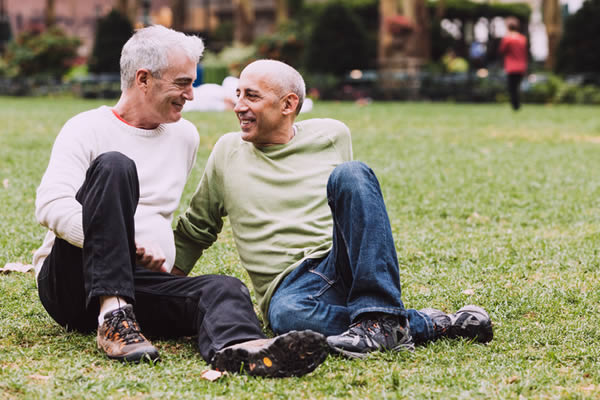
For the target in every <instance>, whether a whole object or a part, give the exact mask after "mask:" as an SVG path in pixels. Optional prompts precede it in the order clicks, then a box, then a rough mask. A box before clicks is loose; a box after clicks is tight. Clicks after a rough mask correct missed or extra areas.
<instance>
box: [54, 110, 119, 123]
mask: <svg viewBox="0 0 600 400" xmlns="http://www.w3.org/2000/svg"><path fill="white" fill-rule="evenodd" d="M110 112H111V111H110V108H109V107H108V106H100V107H98V108H93V109H91V110H86V111H82V112H80V113H79V114H75V115H74V116H73V117H71V118H70V119H69V120H67V122H66V123H65V125H67V124H75V125H79V124H86V125H89V124H90V123H91V122H97V121H99V120H101V119H102V118H106V117H107V116H108V115H110V114H108V113H110Z"/></svg>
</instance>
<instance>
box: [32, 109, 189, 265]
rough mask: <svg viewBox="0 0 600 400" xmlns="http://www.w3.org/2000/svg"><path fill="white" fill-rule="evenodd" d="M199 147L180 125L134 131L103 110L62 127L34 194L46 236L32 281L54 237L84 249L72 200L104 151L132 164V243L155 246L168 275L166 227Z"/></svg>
mask: <svg viewBox="0 0 600 400" xmlns="http://www.w3.org/2000/svg"><path fill="white" fill-rule="evenodd" d="M198 142H199V136H198V131H197V130H196V128H195V127H194V125H192V124H191V123H190V122H189V121H186V120H184V119H181V120H179V121H178V122H175V123H172V124H161V125H159V126H158V127H157V128H156V129H151V130H146V129H138V128H135V127H133V126H131V125H128V124H126V123H124V122H123V121H122V120H120V119H119V118H117V117H116V116H115V115H114V114H113V112H112V110H111V108H109V107H107V106H102V107H99V108H97V109H94V110H90V111H85V112H83V113H81V114H78V115H76V116H75V117H73V118H71V119H70V120H69V121H67V123H66V124H65V125H64V126H63V128H62V130H61V131H60V133H59V134H58V137H57V138H56V141H55V143H54V147H53V148H52V154H51V156H50V162H49V164H48V169H47V170H46V173H45V174H44V176H43V178H42V182H41V184H40V186H39V187H38V189H37V197H36V201H35V208H36V210H35V215H36V218H37V220H38V221H39V222H40V224H42V225H44V226H45V227H47V228H48V229H49V232H48V234H47V235H46V238H45V239H44V243H43V245H42V247H41V248H39V249H38V250H37V251H36V252H35V254H34V256H33V265H34V266H35V271H36V276H37V274H39V271H40V269H41V266H42V263H43V261H44V259H45V258H46V256H47V255H48V254H49V253H50V250H51V249H52V245H53V243H54V239H55V235H56V236H58V237H60V238H62V239H64V240H66V241H67V242H69V243H71V244H73V245H75V246H77V247H83V228H82V210H81V204H79V202H78V201H77V200H76V199H75V195H76V193H77V191H78V190H79V188H80V187H81V185H82V184H83V181H84V180H85V174H86V171H87V169H88V168H89V166H90V164H91V163H92V161H93V160H94V159H95V158H96V157H98V156H99V155H100V154H102V153H106V152H109V151H118V152H121V153H123V154H125V155H126V156H127V157H129V158H131V159H132V160H133V161H134V162H135V164H136V167H137V172H138V178H139V183H140V199H139V203H138V206H137V209H136V213H135V238H136V241H137V242H141V243H148V242H149V241H152V242H154V243H157V244H158V245H160V246H161V248H162V250H163V252H164V253H165V256H166V263H167V265H168V269H169V270H170V269H171V268H172V266H173V262H174V260H175V245H174V241H173V231H172V228H171V221H172V219H173V213H174V212H175V209H176V208H177V206H178V205H179V200H180V198H181V194H182V192H183V188H184V186H185V182H186V180H187V177H188V175H189V173H190V171H191V169H192V166H193V165H194V162H195V160H196V152H197V150H198Z"/></svg>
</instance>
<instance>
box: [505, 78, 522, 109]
mask: <svg viewBox="0 0 600 400" xmlns="http://www.w3.org/2000/svg"><path fill="white" fill-rule="evenodd" d="M522 78H523V74H518V73H512V74H508V93H509V96H510V104H511V106H512V108H513V110H515V111H516V110H518V109H519V108H520V107H521V102H520V98H519V89H520V86H521V79H522Z"/></svg>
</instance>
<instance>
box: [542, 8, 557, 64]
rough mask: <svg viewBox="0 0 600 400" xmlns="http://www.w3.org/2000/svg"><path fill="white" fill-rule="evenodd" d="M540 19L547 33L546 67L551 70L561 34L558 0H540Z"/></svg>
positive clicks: (554, 62)
mask: <svg viewBox="0 0 600 400" xmlns="http://www.w3.org/2000/svg"><path fill="white" fill-rule="evenodd" d="M542 19H543V21H544V25H546V34H547V35H548V57H547V58H546V64H545V66H546V68H547V69H549V70H553V69H554V67H555V66H556V50H557V49H558V44H559V43H560V38H561V36H562V14H561V8H560V3H559V0H542Z"/></svg>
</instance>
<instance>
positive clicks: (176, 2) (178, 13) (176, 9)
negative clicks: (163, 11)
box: [171, 0, 188, 31]
mask: <svg viewBox="0 0 600 400" xmlns="http://www.w3.org/2000/svg"><path fill="white" fill-rule="evenodd" d="M171 11H172V13H173V26H172V28H173V29H174V30H176V31H183V30H185V21H186V17H187V14H188V13H187V0H171Z"/></svg>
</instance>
